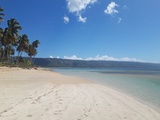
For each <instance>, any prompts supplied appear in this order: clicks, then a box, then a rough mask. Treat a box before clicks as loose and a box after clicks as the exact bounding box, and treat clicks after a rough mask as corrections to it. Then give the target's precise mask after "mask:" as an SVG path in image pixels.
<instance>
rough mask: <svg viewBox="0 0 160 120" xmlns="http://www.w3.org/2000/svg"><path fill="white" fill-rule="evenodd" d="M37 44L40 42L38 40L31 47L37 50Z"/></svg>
mask: <svg viewBox="0 0 160 120" xmlns="http://www.w3.org/2000/svg"><path fill="white" fill-rule="evenodd" d="M39 44H40V42H39V41H38V40H35V41H33V42H32V46H33V47H35V48H37V47H38V45H39Z"/></svg>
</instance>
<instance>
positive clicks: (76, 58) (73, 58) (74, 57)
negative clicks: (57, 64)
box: [63, 55, 83, 60]
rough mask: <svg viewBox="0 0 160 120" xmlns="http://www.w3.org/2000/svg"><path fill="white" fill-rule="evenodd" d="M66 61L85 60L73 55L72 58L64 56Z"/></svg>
mask: <svg viewBox="0 0 160 120" xmlns="http://www.w3.org/2000/svg"><path fill="white" fill-rule="evenodd" d="M63 58H64V59H69V60H83V59H82V58H78V57H77V56H76V55H73V56H71V57H68V56H64V57H63Z"/></svg>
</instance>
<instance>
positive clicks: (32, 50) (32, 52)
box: [28, 40, 40, 61]
mask: <svg viewBox="0 0 160 120" xmlns="http://www.w3.org/2000/svg"><path fill="white" fill-rule="evenodd" d="M39 44H40V42H39V41H38V40H35V41H33V42H32V44H31V45H29V51H28V56H30V60H31V61H32V56H36V55H37V49H36V48H37V47H38V45H39Z"/></svg>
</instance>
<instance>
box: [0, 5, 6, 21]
mask: <svg viewBox="0 0 160 120" xmlns="http://www.w3.org/2000/svg"><path fill="white" fill-rule="evenodd" d="M2 12H3V9H2V8H1V7H0V21H2V22H3V21H4V19H3V18H2V16H5V14H3V13H2Z"/></svg>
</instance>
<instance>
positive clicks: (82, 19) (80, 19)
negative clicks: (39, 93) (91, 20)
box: [78, 15, 87, 23]
mask: <svg viewBox="0 0 160 120" xmlns="http://www.w3.org/2000/svg"><path fill="white" fill-rule="evenodd" d="M86 20H87V18H86V17H84V18H83V17H82V16H81V15H80V16H79V17H78V21H79V22H83V23H85V22H86Z"/></svg>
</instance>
